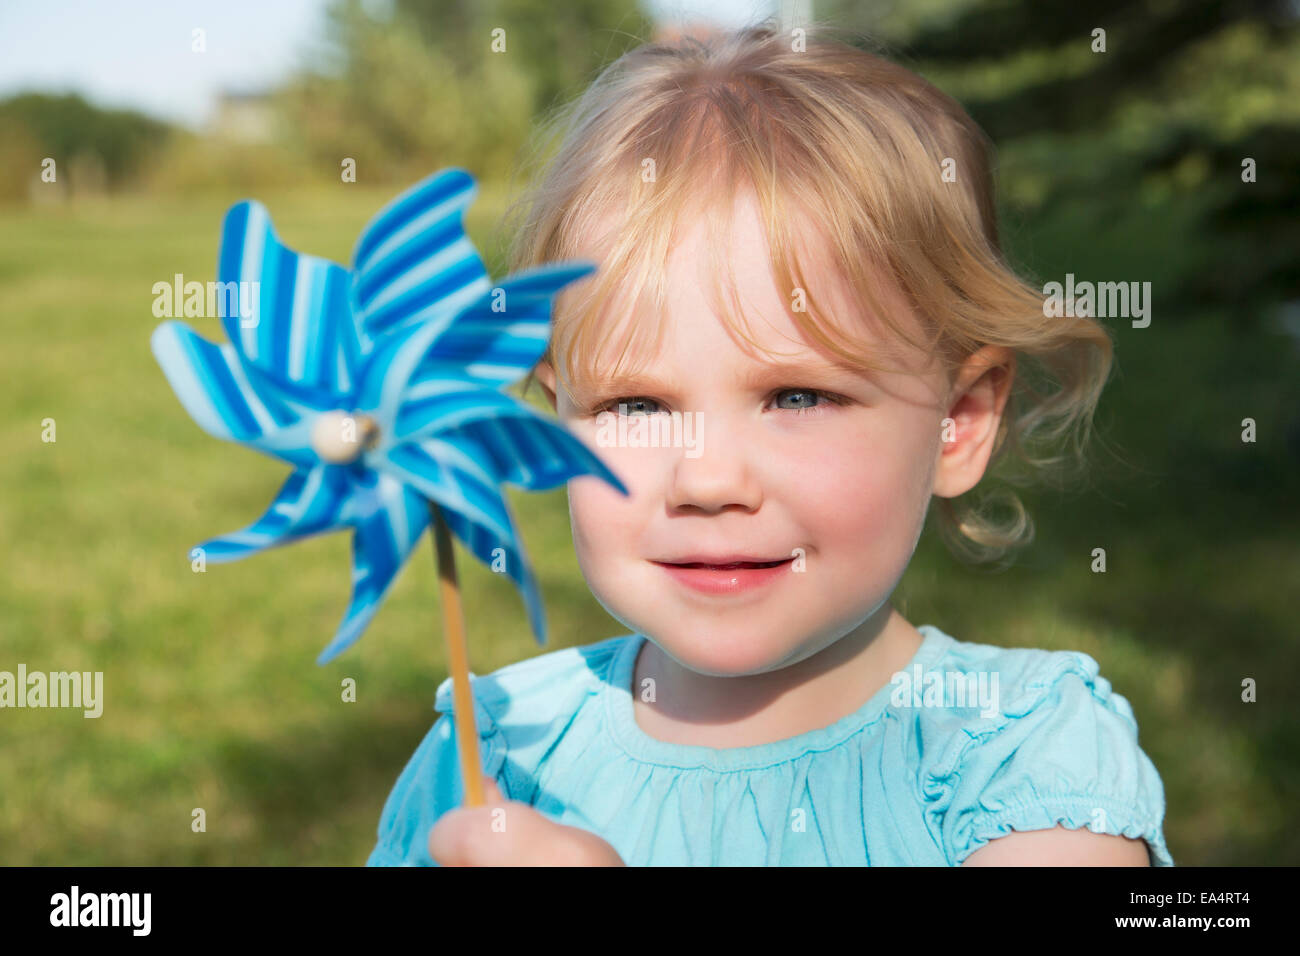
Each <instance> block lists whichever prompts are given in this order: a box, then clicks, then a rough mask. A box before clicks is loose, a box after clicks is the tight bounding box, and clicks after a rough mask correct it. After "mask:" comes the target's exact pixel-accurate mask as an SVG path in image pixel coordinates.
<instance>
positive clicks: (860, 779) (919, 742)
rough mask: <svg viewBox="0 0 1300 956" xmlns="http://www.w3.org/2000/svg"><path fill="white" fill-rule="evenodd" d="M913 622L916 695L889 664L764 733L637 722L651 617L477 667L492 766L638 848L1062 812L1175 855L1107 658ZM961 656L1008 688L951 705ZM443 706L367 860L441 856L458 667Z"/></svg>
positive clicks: (777, 857) (802, 852)
mask: <svg viewBox="0 0 1300 956" xmlns="http://www.w3.org/2000/svg"><path fill="white" fill-rule="evenodd" d="M918 630H919V631H920V632H921V634H922V636H923V638H924V640H923V642H922V644H921V646H920V648H919V649H918V650H917V652H916V655H915V657H913V659H912V661H911V663H910V664H909V665H908V667H907V668H905V670H904V671H902V672H900V674H901V673H907V674H908V675H909V677H911V678H913V679H915V678H918V677H919V678H920V680H919V682H917V683H918V686H917V687H916V688H915V690H916V693H915V696H913V694H912V693H911V692H910V691H908V692H906V693H905V692H904V685H902V684H901V683H898V682H896V683H891V684H887V685H885V686H884V687H882V688H881V689H880V690H879V691H877V692H876V694H874V695H873V696H872V697H871V699H870V700H868V701H867V702H866V703H865V704H863V705H862V706H861V707H860V708H858V710H857V711H855V712H854V713H852V714H850V715H848V716H847V717H844V718H843V719H842V720H838V721H836V722H835V723H833V724H831V725H830V726H828V727H822V728H820V729H818V730H813V731H809V732H807V733H803V734H799V735H798V736H796V737H788V738H786V739H784V740H778V741H775V742H773V743H767V744H761V745H758V746H753V747H734V748H728V749H715V748H712V747H699V746H686V745H681V744H673V743H668V742H665V741H662V740H657V739H655V738H653V737H651V736H649V735H648V734H646V733H645V732H644V731H643V730H641V728H640V727H638V726H637V724H636V721H635V719H634V718H633V712H632V708H633V700H632V696H631V695H632V687H631V684H632V677H633V666H634V663H635V661H636V655H637V652H638V650H639V649H640V646H641V642H642V641H643V640H645V638H644V637H642V636H641V635H637V634H629V635H623V636H620V637H614V638H610V639H609V640H605V641H601V642H600V643H598V644H591V645H588V646H586V647H574V648H567V649H565V650H559V651H554V652H552V653H548V654H543V655H541V656H539V657H534V658H531V659H529V660H525V661H520V662H519V663H517V664H512V665H510V666H508V667H503V668H502V669H500V670H498V671H496V672H495V673H493V674H491V675H489V676H487V677H473V676H472V677H471V687H472V689H473V693H474V712H475V716H476V719H477V721H478V734H479V753H480V756H481V757H482V760H483V772H484V773H485V774H488V775H490V776H492V777H493V778H494V779H495V780H496V781H497V784H498V786H500V788H501V791H502V793H503V794H504V795H505V796H507V797H508V798H510V799H512V800H521V801H523V802H524V803H527V804H530V805H531V806H533V807H536V808H537V809H538V810H539V811H540V812H541V813H542V814H543V815H545V816H546V817H548V818H550V819H552V820H556V821H558V822H560V823H565V824H568V825H571V826H576V827H582V828H583V829H586V830H590V831H592V832H594V833H597V834H599V835H600V836H601V837H603V838H604V839H605V840H606V841H607V842H609V843H610V844H611V845H612V846H613V847H614V848H615V849H616V850H617V851H618V853H619V855H620V856H621V857H622V858H623V860H624V862H626V863H627V864H629V865H631V866H646V865H649V866H674V865H695V866H710V865H712V866H762V865H793V866H799V865H812V866H819V865H833V866H865V865H870V866H955V865H957V864H959V863H961V862H962V861H963V860H965V859H966V857H967V856H969V855H970V854H971V853H973V852H974V851H975V850H977V849H978V848H979V847H981V846H983V845H984V844H985V843H987V842H988V841H989V840H990V839H994V838H996V837H999V836H1003V835H1005V834H1007V833H1009V832H1010V831H1011V830H1042V829H1048V828H1051V827H1054V826H1056V825H1057V824H1063V825H1064V826H1065V827H1067V828H1069V829H1071V830H1073V829H1078V828H1079V827H1084V826H1086V827H1088V828H1089V829H1091V830H1093V831H1095V832H1099V833H1113V834H1122V835H1124V836H1127V837H1141V838H1142V839H1144V840H1145V841H1146V842H1147V845H1148V848H1149V851H1150V856H1151V860H1152V863H1153V864H1154V865H1156V866H1173V865H1174V861H1173V858H1172V857H1171V856H1170V855H1169V850H1168V848H1167V847H1166V846H1165V840H1164V834H1163V832H1162V830H1161V827H1162V823H1163V820H1164V812H1165V798H1164V788H1163V786H1162V785H1161V782H1160V775H1159V774H1158V773H1157V772H1156V768H1155V766H1154V765H1153V764H1152V762H1151V760H1150V759H1149V758H1148V757H1147V755H1146V754H1145V753H1143V752H1142V750H1141V748H1140V747H1139V746H1138V740H1137V723H1136V722H1135V721H1134V719H1133V709H1132V708H1131V707H1130V706H1129V703H1128V701H1127V700H1125V699H1124V698H1123V697H1121V696H1120V695H1119V694H1115V693H1112V691H1111V687H1110V682H1109V681H1107V680H1106V678H1104V677H1100V676H1098V667H1097V662H1096V661H1095V660H1093V658H1091V657H1089V656H1088V655H1087V654H1083V653H1079V652H1075V651H1042V650H1032V649H1007V648H1001V647H993V646H990V645H986V644H968V643H965V642H962V641H957V640H954V639H953V638H951V637H949V636H948V635H947V634H944V633H943V632H942V631H940V630H939V629H938V628H935V627H933V626H931V625H923V626H921V627H920V628H918ZM959 674H960V675H969V676H967V677H966V678H965V680H967V681H970V682H971V683H970V684H968V685H967V686H969V687H970V688H971V690H972V691H973V690H974V689H975V686H976V683H975V682H977V681H979V680H982V681H983V682H984V684H983V686H984V687H985V688H986V690H989V691H993V690H995V691H996V694H995V695H994V696H993V697H991V698H986V697H980V698H978V701H979V702H978V703H975V705H974V706H954V704H962V703H965V704H970V703H971V702H972V701H975V700H977V698H975V697H967V698H965V699H964V700H963V699H960V698H957V697H956V696H955V694H956V693H957V690H958V687H959V684H958V683H956V682H954V678H955V677H956V676H957V675H959ZM930 675H941V677H934V676H930ZM941 679H942V680H943V681H945V682H947V687H948V689H947V699H946V700H945V699H944V698H943V697H942V696H940V693H941V690H942V686H943V685H942V684H941V683H940V680H941ZM900 680H901V679H900ZM990 701H995V703H994V704H993V705H992V706H988V704H989V702H990ZM434 706H435V707H436V708H437V709H438V710H439V711H441V712H442V716H440V717H438V719H437V721H436V722H435V723H434V725H433V728H432V729H431V730H430V731H429V733H428V735H427V736H426V737H425V738H424V740H423V742H422V743H421V744H420V746H419V747H418V748H417V749H416V751H415V754H414V756H412V757H411V760H410V762H409V763H408V764H407V765H406V769H405V770H403V771H402V774H401V776H400V777H398V780H397V785H396V786H395V787H394V788H393V792H392V793H391V794H390V795H389V797H388V800H387V802H386V803H385V804H384V810H383V814H382V816H381V817H380V820H379V842H378V844H377V845H376V846H375V849H374V851H373V852H372V853H371V855H370V859H369V861H368V862H367V865H369V866H432V865H436V864H435V863H434V862H433V860H432V859H431V858H430V857H429V849H428V845H427V844H428V837H429V829H430V828H431V827H432V826H433V823H434V821H436V820H437V819H438V817H440V816H441V815H442V814H443V813H445V812H446V811H447V810H449V809H451V808H453V807H456V806H458V805H459V804H460V802H461V799H462V792H463V791H462V787H461V780H460V766H459V761H458V759H457V754H456V737H455V733H454V728H453V726H452V721H453V716H452V691H451V679H450V678H448V679H447V680H446V681H444V682H443V683H442V685H441V686H440V687H439V688H438V694H437V700H436V703H435V705H434Z"/></svg>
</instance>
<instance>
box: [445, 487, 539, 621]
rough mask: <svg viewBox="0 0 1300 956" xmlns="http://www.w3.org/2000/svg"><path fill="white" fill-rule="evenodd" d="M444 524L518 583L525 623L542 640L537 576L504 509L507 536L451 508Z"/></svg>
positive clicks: (472, 550)
mask: <svg viewBox="0 0 1300 956" xmlns="http://www.w3.org/2000/svg"><path fill="white" fill-rule="evenodd" d="M443 517H444V519H445V520H446V522H447V527H449V528H450V529H451V530H452V533H453V534H455V535H456V537H458V538H460V540H461V542H462V543H463V544H464V545H465V547H466V548H468V549H469V551H470V553H472V554H473V555H474V556H475V557H476V558H478V559H479V560H480V561H482V562H483V563H484V564H486V565H487V566H488V567H490V568H493V569H494V570H495V569H496V568H497V567H501V566H503V567H504V570H505V573H506V574H507V575H508V576H509V577H510V579H511V580H512V581H514V582H515V584H516V585H518V587H519V593H520V595H521V596H522V597H523V600H524V607H525V608H526V609H527V611H528V624H529V627H530V628H531V629H532V632H533V638H534V640H536V641H537V643H538V644H539V645H544V644H545V643H546V613H545V610H544V607H543V605H542V594H541V591H540V590H539V589H538V587H537V578H536V576H535V575H534V574H533V569H532V566H531V565H530V564H529V563H528V559H527V557H525V555H524V551H523V548H522V547H521V546H520V544H519V543H518V542H519V534H518V532H517V531H516V529H515V525H514V521H513V520H512V519H511V518H510V516H509V509H507V515H506V520H507V522H508V523H509V525H510V533H509V536H508V537H505V538H502V537H499V536H497V535H495V534H493V533H492V532H491V531H489V530H488V529H486V528H484V527H483V526H482V525H479V524H476V523H474V522H473V521H470V520H469V519H468V518H466V517H465V516H464V515H462V514H458V513H457V512H454V511H443Z"/></svg>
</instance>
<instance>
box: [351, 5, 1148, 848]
mask: <svg viewBox="0 0 1300 956" xmlns="http://www.w3.org/2000/svg"><path fill="white" fill-rule="evenodd" d="M561 120H562V124H563V125H562V126H561V129H562V130H563V131H564V138H563V140H562V142H561V143H560V144H559V149H558V152H557V153H556V154H555V155H554V157H553V159H552V160H551V161H550V163H549V165H548V167H547V169H546V170H545V172H544V174H543V175H542V176H541V177H540V178H539V180H538V183H537V185H536V187H535V189H534V191H533V192H532V193H531V194H530V195H529V196H527V197H526V202H525V204H524V206H523V208H525V209H527V210H528V212H529V215H528V216H527V218H526V220H525V221H524V222H523V223H522V225H521V227H520V229H519V231H518V232H517V233H516V244H515V247H514V249H513V255H512V262H511V267H512V269H518V268H525V267H528V266H531V265H536V264H538V263H541V262H546V261H561V260H575V259H585V260H588V261H592V262H596V263H598V264H599V265H600V269H599V270H598V272H597V273H596V274H595V275H594V276H593V277H592V278H591V279H590V280H588V281H585V282H580V283H577V284H575V285H574V286H573V287H572V288H571V289H566V290H565V292H564V293H563V294H562V295H561V296H560V297H559V298H558V299H557V301H556V306H555V319H554V333H553V336H552V339H551V347H550V349H549V350H548V352H547V355H546V357H545V358H544V360H543V361H542V362H541V363H539V365H538V367H537V369H536V370H535V371H536V376H537V379H538V380H539V381H540V382H541V383H542V385H543V387H544V389H545V392H546V395H547V397H548V399H549V400H550V402H551V404H552V406H553V407H554V408H555V410H556V412H557V414H558V415H559V417H560V419H561V420H562V421H563V422H564V423H565V425H566V426H567V427H569V428H570V429H571V430H573V431H574V432H575V433H576V434H578V435H579V436H581V437H584V438H585V439H586V440H587V441H588V443H589V445H590V446H591V447H592V448H593V449H594V450H596V451H597V453H598V454H600V455H601V456H602V458H603V459H604V460H605V462H606V463H607V464H608V465H609V466H610V468H611V469H612V470H613V471H614V472H615V473H616V474H617V475H618V476H619V477H620V479H622V481H623V482H624V483H625V484H626V485H627V487H628V489H629V491H630V492H631V494H630V495H629V496H626V497H625V496H623V495H621V494H619V492H618V491H616V490H615V489H613V488H611V487H610V486H609V485H607V484H606V483H604V482H603V481H600V480H599V479H595V478H593V477H590V476H585V477H583V478H579V479H575V480H573V481H572V482H570V485H569V506H570V514H571V520H572V527H573V537H574V544H575V546H576V549H577V556H578V561H579V564H580V566H581V568H582V572H583V575H584V576H585V577H586V579H587V583H588V585H589V586H590V588H591V590H592V592H593V593H594V594H595V596H596V598H597V599H598V600H599V601H600V603H601V604H602V605H603V606H604V607H605V608H606V609H607V610H608V611H609V613H610V614H612V615H613V616H614V617H615V618H617V619H618V620H619V621H621V622H622V623H623V624H624V625H625V626H626V627H627V628H628V629H629V631H630V632H631V633H628V634H626V635H623V636H619V637H614V638H610V639H608V640H605V641H601V642H599V643H595V644H589V645H587V646H583V647H575V648H570V649H567V650H561V651H556V652H553V653H547V654H542V655H541V656H539V657H536V658H533V659H531V660H526V661H522V662H520V663H517V664H514V665H512V666H509V667H506V668H503V669H501V670H499V671H497V672H496V673H494V674H491V675H489V676H486V677H476V678H475V679H474V684H473V687H474V696H475V717H476V720H477V725H478V734H479V737H480V755H481V757H482V759H483V766H484V772H485V773H486V774H487V775H488V793H489V800H488V806H486V807H481V808H461V807H460V806H459V805H460V802H461V799H462V781H461V780H460V779H459V768H458V759H457V753H456V743H455V741H456V736H455V732H454V728H453V727H452V720H453V716H452V706H451V682H450V680H448V681H446V682H444V684H443V685H442V687H440V688H439V691H438V698H437V704H436V706H437V708H438V710H439V711H441V712H442V714H443V716H441V717H439V719H438V720H437V722H436V723H435V724H434V726H433V728H432V730H431V731H430V732H429V734H428V736H427V737H426V738H425V740H424V741H423V743H422V744H421V745H420V747H419V749H418V750H417V751H416V753H415V755H414V756H413V757H412V759H411V761H410V763H409V764H408V765H407V767H406V769H405V770H404V771H403V773H402V774H401V777H400V778H399V779H398V781H397V785H396V787H395V788H394V790H393V792H392V794H391V796H390V797H389V798H388V801H387V803H386V805H385V807H384V811H383V816H382V818H381V821H380V824H379V842H378V845H377V846H376V847H375V849H374V852H373V853H372V854H371V856H370V860H369V863H370V864H371V865H413V864H424V865H429V864H435V863H436V864H442V865H465V864H469V865H492V864H534V863H537V864H555V863H575V864H599V865H604V864H610V865H617V864H627V865H665V864H668V865H671V864H692V865H755V864H762V865H777V864H782V865H787V864H793V865H808V864H832V865H939V866H944V865H958V864H970V865H974V864H984V865H989V864H993V865H998V864H1049V863H1056V864H1102V865H1134V866H1145V865H1148V864H1149V863H1153V864H1155V865H1163V866H1170V865H1172V864H1173V860H1172V858H1171V857H1170V855H1169V851H1168V849H1167V848H1166V846H1165V841H1164V837H1163V834H1162V832H1161V825H1162V820H1163V816H1164V792H1163V788H1162V786H1161V782H1160V777H1159V775H1158V774H1157V772H1156V769H1155V767H1154V766H1153V765H1152V763H1151V761H1150V759H1148V757H1147V756H1146V754H1144V753H1143V752H1142V750H1141V749H1140V748H1139V746H1138V740H1137V725H1136V723H1135V722H1134V719H1133V712H1132V709H1131V708H1130V706H1129V704H1128V702H1127V701H1126V700H1125V699H1124V698H1123V697H1121V696H1119V695H1118V694H1115V693H1113V692H1112V690H1111V686H1110V684H1109V682H1108V681H1107V680H1106V679H1105V678H1103V677H1101V676H1099V675H1098V667H1097V663H1096V661H1094V660H1093V659H1092V658H1091V657H1089V656H1088V655H1086V654H1082V653H1075V652H1048V651H1041V650H1024V649H1016V650H1007V649H1003V648H999V647H994V646H990V645H984V644H972V643H965V642H962V641H958V640H955V639H954V638H952V637H950V636H949V635H947V634H945V633H944V632H943V631H941V630H940V629H939V628H937V627H935V626H932V625H921V626H920V627H913V626H912V625H911V624H910V623H908V622H907V621H906V620H904V619H903V617H902V616H901V615H900V614H899V613H898V612H897V611H896V610H895V609H894V608H893V607H892V606H891V605H890V603H889V598H890V595H891V593H892V592H893V590H894V588H895V586H896V585H897V583H898V581H899V579H900V578H901V577H902V575H903V572H904V570H905V569H906V567H907V564H908V562H909V560H910V559H911V557H912V554H913V552H914V550H915V548H916V544H917V541H918V538H919V536H920V534H921V529H922V526H923V524H924V521H925V517H926V513H927V510H928V508H929V506H930V503H931V500H932V499H937V502H938V507H939V512H940V513H939V515H938V517H939V518H941V519H942V521H943V527H944V528H945V533H946V535H947V536H948V537H949V539H950V541H951V543H952V544H953V545H954V546H957V547H958V548H959V549H960V551H961V552H963V553H965V552H968V551H972V550H976V549H979V548H983V549H984V550H985V551H987V552H990V553H994V552H999V551H1005V550H1006V549H1007V548H1008V547H1009V546H1011V545H1014V544H1017V543H1022V542H1023V540H1025V539H1026V538H1027V536H1028V534H1029V531H1028V525H1027V523H1026V522H1025V521H1024V518H1023V513H1022V514H1021V516H1020V521H1019V522H1017V523H1016V524H1015V525H1014V526H1013V527H1011V528H999V527H997V526H995V525H994V524H993V523H992V522H991V521H990V520H989V519H988V518H987V517H986V516H985V515H982V514H981V513H980V512H979V511H978V510H974V509H972V508H971V507H970V506H969V505H964V504H962V502H963V501H964V499H962V497H961V496H963V495H965V494H966V493H967V492H969V491H971V490H972V489H973V488H974V487H975V486H976V484H977V483H978V482H979V480H980V478H981V477H982V476H983V475H984V473H985V471H986V470H987V469H988V467H989V465H990V462H992V461H995V460H996V459H997V458H998V457H999V455H1001V454H1004V453H1006V452H1007V451H1011V450H1015V451H1020V452H1021V454H1022V456H1024V457H1026V458H1027V459H1028V460H1030V461H1031V462H1033V463H1036V464H1041V463H1042V462H1041V461H1039V460H1036V459H1032V458H1028V456H1027V453H1026V452H1025V448H1026V446H1027V445H1028V441H1029V440H1030V439H1033V438H1038V437H1040V436H1042V437H1045V438H1047V439H1055V440H1060V439H1067V440H1068V439H1070V438H1075V439H1079V438H1082V437H1085V436H1086V434H1087V432H1088V430H1089V428H1090V427H1091V416H1092V412H1093V409H1094V408H1095V405H1096V402H1097V399H1098V395H1099V393H1100V391H1101V388H1102V386H1103V383H1104V381H1105V379H1106V376H1107V373H1108V372H1109V370H1110V361H1111V345H1110V339H1109V337H1108V335H1107V333H1106V331H1105V330H1104V329H1103V328H1101V327H1100V326H1099V325H1098V324H1097V323H1096V322H1094V321H1092V320H1091V319H1087V318H1045V317H1044V314H1043V312H1044V310H1043V307H1042V297H1041V296H1040V295H1039V294H1038V293H1037V292H1036V291H1035V290H1034V289H1033V288H1032V287H1030V286H1028V285H1026V284H1025V283H1023V282H1022V281H1021V280H1019V279H1018V278H1017V277H1016V276H1015V275H1014V274H1013V273H1012V272H1011V271H1010V270H1009V269H1008V267H1007V265H1006V263H1005V261H1004V260H1003V258H1002V256H1001V253H1000V251H999V244H998V235H997V224H996V221H995V212H994V208H995V207H994V199H993V191H992V185H991V177H990V166H989V158H988V144H987V141H986V139H985V138H984V136H983V134H982V133H981V131H980V130H979V129H978V127H977V126H976V125H975V124H974V122H973V121H972V120H971V119H970V118H969V117H968V116H967V115H966V113H965V112H964V111H963V110H962V109H961V108H960V107H959V106H958V105H957V104H956V103H955V102H954V101H953V100H951V99H950V98H949V97H947V96H945V95H944V94H942V93H940V92H939V91H938V90H936V89H935V88H934V87H932V86H931V85H929V84H928V83H926V82H925V81H924V80H922V79H921V78H920V77H918V76H917V75H915V74H913V73H911V72H909V71H908V70H906V69H903V68H902V67H899V66H896V65H894V64H891V63H889V62H887V61H886V60H884V59H881V58H879V57H877V56H874V55H872V54H869V53H866V52H863V51H861V50H859V49H856V48H854V47H852V46H849V45H847V44H844V43H842V42H840V41H837V40H836V39H834V38H832V37H830V36H829V35H827V34H826V33H825V32H824V31H823V30H821V29H813V30H810V31H809V32H808V34H807V38H806V41H804V42H800V39H799V37H797V36H796V37H794V38H792V37H791V36H788V35H783V34H781V33H778V32H776V31H775V30H774V29H771V28H768V27H758V28H750V29H747V30H743V31H739V32H735V33H731V34H726V35H718V36H714V37H711V38H709V39H708V40H705V41H699V40H686V41H681V42H678V43H675V44H649V45H646V46H642V47H640V48H639V49H636V50H634V51H632V52H631V53H628V54H627V55H625V56H624V57H622V58H621V59H620V60H618V61H617V62H616V63H614V64H613V65H612V66H610V67H609V68H608V69H607V70H606V71H605V72H604V73H603V74H602V75H601V76H600V77H599V78H598V79H597V80H596V82H595V83H594V84H593V86H592V87H591V88H590V89H589V90H588V91H587V92H586V93H585V95H584V96H582V97H581V98H580V99H579V100H578V101H577V102H576V103H574V104H573V105H572V106H571V107H570V108H569V111H568V112H567V114H566V115H564V116H562V117H561ZM647 292H648V293H649V294H648V295H647ZM1029 371H1033V372H1035V373H1036V377H1037V381H1039V382H1042V381H1044V380H1046V381H1048V382H1050V383H1051V384H1052V385H1053V387H1052V388H1050V389H1046V390H1039V389H1034V388H1031V387H1030V385H1029V379H1028V378H1027V376H1026V374H1025V373H1026V372H1029ZM1079 444H1080V443H1079V442H1077V441H1076V442H1075V443H1074V445H1073V446H1072V447H1075V448H1076V450H1077V448H1078V446H1079ZM503 811H504V812H503ZM435 823H436V824H437V825H436V826H435Z"/></svg>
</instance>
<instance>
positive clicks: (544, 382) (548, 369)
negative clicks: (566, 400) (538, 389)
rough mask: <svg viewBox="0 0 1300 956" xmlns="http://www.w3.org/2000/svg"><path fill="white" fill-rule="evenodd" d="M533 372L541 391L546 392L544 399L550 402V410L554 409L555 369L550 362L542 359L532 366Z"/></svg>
mask: <svg viewBox="0 0 1300 956" xmlns="http://www.w3.org/2000/svg"><path fill="white" fill-rule="evenodd" d="M533 374H534V375H535V376H536V377H537V381H538V383H539V384H540V385H541V386H542V391H543V392H545V393H546V400H547V401H548V402H550V405H551V411H556V410H557V409H556V407H555V369H554V368H553V367H552V366H551V363H550V362H548V361H546V360H545V359H542V360H541V361H540V362H538V363H537V365H536V367H534V368H533Z"/></svg>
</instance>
